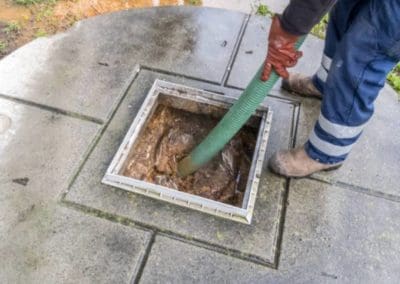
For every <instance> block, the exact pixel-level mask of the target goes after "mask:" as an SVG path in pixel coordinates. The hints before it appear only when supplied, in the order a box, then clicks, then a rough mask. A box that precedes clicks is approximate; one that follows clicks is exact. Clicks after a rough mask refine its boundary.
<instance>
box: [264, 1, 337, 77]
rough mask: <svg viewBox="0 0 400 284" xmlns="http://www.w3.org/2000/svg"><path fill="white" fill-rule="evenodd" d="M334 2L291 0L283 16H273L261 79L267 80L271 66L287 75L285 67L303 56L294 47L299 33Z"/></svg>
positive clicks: (317, 19)
mask: <svg viewBox="0 0 400 284" xmlns="http://www.w3.org/2000/svg"><path fill="white" fill-rule="evenodd" d="M335 2H336V0H291V1H290V4H289V5H288V6H287V7H286V9H285V11H284V12H283V14H282V15H276V16H274V18H273V20H272V25H271V29H270V32H269V37H268V54H267V57H266V59H265V63H264V70H263V73H262V75H261V80H263V81H266V80H268V78H269V75H270V74H271V71H272V69H275V71H276V72H277V73H278V74H279V75H280V76H281V77H283V78H287V77H288V76H289V73H288V71H287V70H286V68H288V67H292V66H294V65H296V64H297V61H298V59H299V58H300V57H301V56H302V53H301V52H299V51H296V49H295V47H294V46H295V43H296V41H297V40H298V38H299V36H302V35H305V34H307V33H308V32H310V30H311V28H312V27H313V26H314V25H315V24H317V23H318V22H319V21H320V20H321V18H322V17H323V16H324V15H325V14H326V13H327V12H328V10H329V9H330V8H331V7H332V6H333V4H335Z"/></svg>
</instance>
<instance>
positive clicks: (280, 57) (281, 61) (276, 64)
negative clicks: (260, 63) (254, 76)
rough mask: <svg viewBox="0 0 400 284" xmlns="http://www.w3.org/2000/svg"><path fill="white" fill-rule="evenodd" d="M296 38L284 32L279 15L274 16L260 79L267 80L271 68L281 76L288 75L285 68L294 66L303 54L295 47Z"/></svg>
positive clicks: (285, 76) (286, 76)
mask: <svg viewBox="0 0 400 284" xmlns="http://www.w3.org/2000/svg"><path fill="white" fill-rule="evenodd" d="M298 38H299V37H298V36H295V35H292V34H289V33H288V32H286V31H285V30H284V29H283V28H282V26H281V22H280V20H279V17H278V16H276V15H275V16H274V18H273V20H272V25H271V29H270V31H269V36H268V54H267V57H266V58H265V63H264V70H263V73H262V75H261V80H262V81H267V80H268V78H269V75H270V74H271V72H272V68H274V69H275V71H276V73H278V74H279V76H281V77H282V78H285V79H287V78H288V77H289V73H288V71H287V70H286V68H288V67H293V66H295V65H296V64H297V60H298V59H299V58H300V57H301V56H302V55H303V53H302V52H301V51H297V50H296V49H295V43H296V42H297V39H298Z"/></svg>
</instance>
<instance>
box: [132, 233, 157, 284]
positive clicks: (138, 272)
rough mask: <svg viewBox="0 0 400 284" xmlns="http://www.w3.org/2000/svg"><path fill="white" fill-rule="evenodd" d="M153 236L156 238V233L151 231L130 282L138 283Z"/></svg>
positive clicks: (151, 245)
mask: <svg viewBox="0 0 400 284" xmlns="http://www.w3.org/2000/svg"><path fill="white" fill-rule="evenodd" d="M155 238H156V233H154V232H153V233H152V234H151V236H150V240H149V242H148V244H147V247H146V250H145V252H144V254H143V255H142V257H141V258H140V260H139V266H138V267H137V269H136V270H135V271H134V273H133V275H132V279H131V281H130V283H131V284H138V283H139V282H140V279H141V278H142V275H143V271H144V268H145V266H146V264H147V260H148V259H149V255H150V252H151V250H152V248H153V244H154V241H155Z"/></svg>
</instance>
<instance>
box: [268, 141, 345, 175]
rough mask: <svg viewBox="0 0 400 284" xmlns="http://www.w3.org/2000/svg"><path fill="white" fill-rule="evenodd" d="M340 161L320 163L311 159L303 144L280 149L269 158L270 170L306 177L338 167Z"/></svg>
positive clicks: (280, 173) (281, 173)
mask: <svg viewBox="0 0 400 284" xmlns="http://www.w3.org/2000/svg"><path fill="white" fill-rule="evenodd" d="M341 165H342V163H337V164H322V163H319V162H317V161H315V160H313V159H311V158H310V157H309V156H308V155H307V153H306V151H305V150H304V146H301V147H298V148H296V149H291V150H280V151H278V152H276V153H275V154H274V155H273V156H272V157H271V159H270V160H269V167H270V168H271V170H272V171H273V172H275V173H277V174H279V175H282V176H285V177H306V176H309V175H311V174H313V173H316V172H319V171H329V170H335V169H338V168H339V167H340V166H341Z"/></svg>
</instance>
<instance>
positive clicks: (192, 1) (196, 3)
mask: <svg viewBox="0 0 400 284" xmlns="http://www.w3.org/2000/svg"><path fill="white" fill-rule="evenodd" d="M186 3H187V4H189V5H194V6H199V5H201V0H188V1H186Z"/></svg>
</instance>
